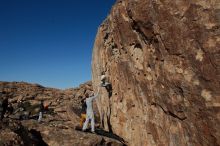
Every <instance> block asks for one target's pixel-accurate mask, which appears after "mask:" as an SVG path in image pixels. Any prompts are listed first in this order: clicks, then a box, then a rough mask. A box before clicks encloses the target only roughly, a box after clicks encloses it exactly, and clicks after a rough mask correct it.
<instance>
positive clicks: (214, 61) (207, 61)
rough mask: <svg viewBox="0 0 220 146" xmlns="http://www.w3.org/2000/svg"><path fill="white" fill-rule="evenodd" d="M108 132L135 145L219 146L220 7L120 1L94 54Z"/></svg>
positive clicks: (184, 0)
mask: <svg viewBox="0 0 220 146" xmlns="http://www.w3.org/2000/svg"><path fill="white" fill-rule="evenodd" d="M92 67H93V69H92V73H93V86H94V87H95V90H96V91H97V88H96V86H97V85H99V84H100V78H101V75H102V74H103V73H105V74H106V75H107V78H108V81H109V82H110V83H111V84H112V87H113V95H112V96H110V97H109V96H108V93H107V91H106V90H105V89H104V88H102V90H101V94H100V95H101V96H100V97H99V98H98V100H97V103H98V108H99V112H100V116H101V121H102V125H103V126H104V128H105V129H106V130H109V131H113V132H114V133H116V134H118V135H120V136H122V137H123V138H124V139H125V140H126V141H128V143H129V145H142V146H154V145H155V146H159V145H161V146H162V145H170V146H174V145H175V146H185V145H203V146H208V145H213V146H214V145H220V130H219V129H220V124H219V123H220V110H219V107H220V90H219V89H220V3H219V1H218V0H205V1H204V0H196V1H190V0H176V1H175V0H118V1H117V2H116V4H115V5H114V6H113V8H112V10H111V13H110V15H109V16H108V17H107V18H106V20H105V21H104V22H103V23H102V25H101V26H100V28H99V30H98V33H97V36H96V40H95V44H94V49H93V62H92Z"/></svg>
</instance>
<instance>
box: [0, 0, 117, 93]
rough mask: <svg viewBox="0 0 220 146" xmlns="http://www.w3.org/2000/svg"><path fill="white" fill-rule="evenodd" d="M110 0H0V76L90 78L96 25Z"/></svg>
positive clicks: (62, 82) (67, 82) (54, 81)
mask: <svg viewBox="0 0 220 146" xmlns="http://www.w3.org/2000/svg"><path fill="white" fill-rule="evenodd" d="M114 3H115V0H86V1H85V0H84V1H83V0H0V52H1V53H0V81H25V82H30V83H38V84H41V85H43V86H46V87H55V88H62V89H64V88H70V87H76V86H78V85H79V84H80V83H83V82H85V81H88V80H91V58H92V48H93V43H94V40H95V36H96V33H97V29H98V26H99V25H100V24H101V23H102V21H103V20H104V19H105V18H106V16H107V15H108V13H109V12H110V10H111V7H112V5H113V4H114Z"/></svg>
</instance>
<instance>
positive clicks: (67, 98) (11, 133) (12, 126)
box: [0, 81, 123, 146]
mask: <svg viewBox="0 0 220 146" xmlns="http://www.w3.org/2000/svg"><path fill="white" fill-rule="evenodd" d="M92 91H93V88H92V82H91V81H90V82H87V83H85V84H82V85H80V86H79V87H78V88H70V89H66V90H59V89H54V88H46V87H43V86H41V85H38V84H29V83H25V82H0V92H4V95H0V99H1V98H2V96H7V97H8V98H9V103H11V104H12V106H13V107H14V109H15V110H16V107H17V106H18V101H20V100H22V101H23V103H25V104H26V105H27V104H29V105H30V106H25V107H27V109H26V111H29V112H30V118H29V119H26V120H20V119H19V114H20V113H15V112H14V114H9V116H8V117H7V115H8V114H6V116H5V118H4V119H3V121H0V145H4V146H18V145H21V146H23V145H25V146H29V145H30V146H39V145H40V146H44V145H49V146H61V145H63V146H98V145H112V146H114V145H118V146H122V145H123V144H122V143H120V142H119V141H117V140H114V139H112V138H107V137H103V136H99V135H95V134H89V133H84V132H80V131H77V130H75V127H76V126H77V125H79V121H80V120H79V119H80V117H79V116H80V111H81V97H80V96H84V94H85V93H91V92H92ZM40 100H44V101H45V104H48V103H50V102H51V105H50V106H49V111H48V112H47V113H46V114H44V115H43V120H42V122H41V123H38V122H37V119H38V111H35V110H37V106H38V105H39V103H40ZM95 112H96V113H98V110H97V107H96V108H95ZM97 120H98V117H97Z"/></svg>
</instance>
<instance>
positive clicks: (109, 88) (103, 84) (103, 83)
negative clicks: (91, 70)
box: [100, 73, 112, 97]
mask: <svg viewBox="0 0 220 146" xmlns="http://www.w3.org/2000/svg"><path fill="white" fill-rule="evenodd" d="M106 80H107V79H106V75H105V74H104V73H102V75H101V85H100V86H101V87H105V89H106V90H107V92H108V96H109V97H111V96H112V85H111V83H109V82H107V81H106Z"/></svg>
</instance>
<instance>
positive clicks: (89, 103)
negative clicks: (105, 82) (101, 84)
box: [82, 89, 99, 133]
mask: <svg viewBox="0 0 220 146" xmlns="http://www.w3.org/2000/svg"><path fill="white" fill-rule="evenodd" d="M98 95H99V89H98V93H97V94H96V95H94V94H93V95H91V96H89V94H88V93H86V95H85V98H86V99H85V101H86V106H87V108H86V121H85V123H84V124H83V128H82V130H83V131H86V129H87V127H88V123H89V120H91V132H92V133H94V132H95V118H94V113H93V107H92V103H93V100H94V99H95V98H97V97H98Z"/></svg>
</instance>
